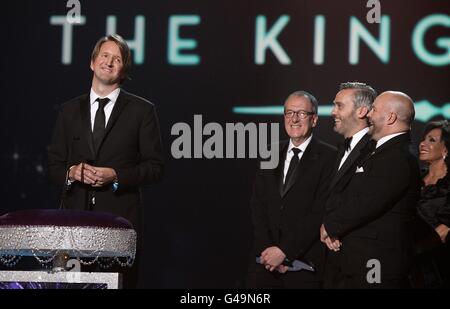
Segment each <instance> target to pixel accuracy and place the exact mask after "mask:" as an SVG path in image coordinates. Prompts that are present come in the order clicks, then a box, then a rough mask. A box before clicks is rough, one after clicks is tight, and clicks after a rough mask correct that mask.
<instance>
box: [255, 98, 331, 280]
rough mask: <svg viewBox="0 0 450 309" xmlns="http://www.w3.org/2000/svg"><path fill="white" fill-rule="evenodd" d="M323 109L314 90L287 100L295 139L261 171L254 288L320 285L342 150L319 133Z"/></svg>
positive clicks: (288, 122) (286, 114)
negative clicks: (330, 198) (327, 211)
mask: <svg viewBox="0 0 450 309" xmlns="http://www.w3.org/2000/svg"><path fill="white" fill-rule="evenodd" d="M317 109H318V103H317V100H316V98H315V97H314V96H313V95H311V94H310V93H308V92H306V91H296V92H294V93H292V94H291V95H289V97H288V98H287V100H286V102H285V104H284V126H285V130H286V133H287V135H288V136H289V140H287V141H284V142H281V143H280V145H279V147H280V148H279V149H280V158H282V159H281V160H280V163H279V164H278V166H277V167H276V168H275V169H272V170H263V169H260V170H258V172H257V175H256V180H255V184H254V190H253V196H252V199H251V211H252V221H253V225H254V237H255V242H254V252H253V253H254V256H253V257H252V262H251V263H250V268H249V272H248V275H247V287H249V288H319V287H320V284H321V277H322V270H323V264H324V253H325V251H324V250H325V248H324V246H323V245H322V244H321V243H320V239H319V233H318V228H319V227H320V224H321V221H322V217H323V214H324V205H325V202H326V191H327V186H328V182H329V180H330V178H331V173H332V169H333V165H334V161H335V157H336V151H335V149H334V148H333V147H332V146H330V145H328V144H325V143H323V142H321V141H319V140H318V139H316V138H315V137H313V134H312V132H313V128H314V127H315V126H316V125H317V121H318V116H317ZM255 258H256V260H255ZM296 265H304V268H303V267H300V268H298V267H296ZM302 268H303V269H302Z"/></svg>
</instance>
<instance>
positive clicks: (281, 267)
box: [276, 264, 288, 274]
mask: <svg viewBox="0 0 450 309" xmlns="http://www.w3.org/2000/svg"><path fill="white" fill-rule="evenodd" d="M276 271H277V272H279V273H281V274H284V273H285V272H287V271H288V267H287V266H286V265H283V264H281V265H280V266H278V267H277V268H276Z"/></svg>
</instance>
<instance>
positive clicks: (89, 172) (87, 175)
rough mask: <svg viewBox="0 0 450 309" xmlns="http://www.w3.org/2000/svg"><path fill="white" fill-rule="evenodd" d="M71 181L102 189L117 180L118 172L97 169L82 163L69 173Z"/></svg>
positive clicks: (105, 168)
mask: <svg viewBox="0 0 450 309" xmlns="http://www.w3.org/2000/svg"><path fill="white" fill-rule="evenodd" d="M69 179H70V180H71V181H80V182H82V183H85V184H88V185H91V186H93V187H102V186H104V185H107V184H109V183H111V182H113V181H115V180H116V179H117V174H116V171H115V170H114V169H112V168H109V167H96V166H92V165H89V164H87V163H80V164H78V165H75V166H74V167H72V168H71V169H70V171H69Z"/></svg>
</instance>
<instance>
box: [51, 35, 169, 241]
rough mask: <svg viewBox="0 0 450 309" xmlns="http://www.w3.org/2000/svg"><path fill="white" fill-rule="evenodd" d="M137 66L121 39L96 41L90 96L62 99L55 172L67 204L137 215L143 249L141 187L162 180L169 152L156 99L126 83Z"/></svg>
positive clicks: (54, 145) (54, 148) (54, 147)
mask: <svg viewBox="0 0 450 309" xmlns="http://www.w3.org/2000/svg"><path fill="white" fill-rule="evenodd" d="M130 65H131V53H130V49H129V47H128V45H127V43H126V42H125V41H124V40H123V39H122V37H120V36H119V35H109V36H107V37H104V38H101V39H100V40H99V41H98V42H97V44H96V45H95V47H94V50H93V52H92V56H91V64H90V67H91V70H92V71H93V78H92V88H91V91H90V94H85V95H82V96H80V97H77V98H75V99H72V100H70V101H68V102H66V103H65V104H63V105H62V107H61V110H60V112H59V115H58V118H57V122H56V127H55V130H54V134H53V139H52V142H51V145H50V147H49V149H48V172H49V177H50V180H51V181H52V182H53V183H55V184H56V185H60V186H64V190H63V191H64V194H63V198H62V207H63V208H66V209H80V210H91V211H101V212H109V213H112V214H116V215H119V216H122V217H124V218H126V219H128V220H130V221H131V223H132V224H133V225H134V227H135V229H136V230H137V233H138V249H139V243H140V237H139V234H140V232H141V231H142V228H141V220H142V214H141V210H142V201H141V192H140V186H142V185H145V184H151V183H155V182H157V181H159V179H160V178H161V175H162V172H163V158H162V150H161V138H160V131H159V124H158V118H157V114H156V110H155V107H154V105H153V104H152V103H150V102H149V101H147V100H145V99H143V98H140V97H137V96H135V95H132V94H130V93H127V92H125V91H124V90H122V89H121V88H120V86H121V84H122V82H123V81H124V80H125V79H126V78H127V74H128V70H129V68H130Z"/></svg>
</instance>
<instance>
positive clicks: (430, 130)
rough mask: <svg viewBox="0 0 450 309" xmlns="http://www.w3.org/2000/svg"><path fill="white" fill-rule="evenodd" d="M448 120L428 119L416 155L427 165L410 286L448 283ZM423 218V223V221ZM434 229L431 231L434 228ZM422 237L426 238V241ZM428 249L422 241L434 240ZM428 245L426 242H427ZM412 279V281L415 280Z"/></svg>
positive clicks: (449, 146) (449, 145) (449, 219)
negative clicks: (415, 256)
mask: <svg viewBox="0 0 450 309" xmlns="http://www.w3.org/2000/svg"><path fill="white" fill-rule="evenodd" d="M449 149H450V124H449V122H448V121H447V120H444V121H434V122H430V123H428V124H427V125H426V126H425V131H424V135H423V140H422V142H421V143H420V145H419V159H420V160H421V161H422V162H425V163H426V165H427V169H426V170H425V173H424V177H423V185H422V189H421V195H420V200H419V203H418V206H417V213H418V216H419V218H420V219H419V220H422V221H423V222H425V223H426V224H425V229H426V228H428V230H429V231H431V232H430V234H428V236H427V235H426V234H427V233H423V230H424V229H423V228H422V232H420V233H421V235H420V236H419V237H418V239H419V240H420V241H419V243H422V244H421V245H419V246H418V248H419V250H418V251H419V252H418V253H419V255H418V256H417V260H416V266H415V269H414V271H413V280H412V281H413V283H412V284H413V286H414V287H424V288H444V287H445V288H448V287H450V233H449V230H450V197H449V196H450V181H449V161H450V158H449V155H448V154H449V153H448V152H449ZM423 222H422V224H423ZM433 230H434V232H433ZM424 239H427V240H426V241H425V242H424V241H423V240H424ZM433 242H434V246H432V247H431V249H427V248H426V247H427V246H423V244H424V243H428V244H429V243H433ZM428 247H429V246H428ZM414 281H415V282H414Z"/></svg>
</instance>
